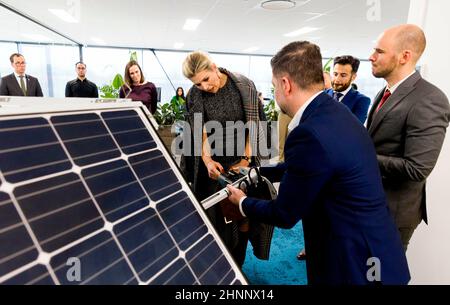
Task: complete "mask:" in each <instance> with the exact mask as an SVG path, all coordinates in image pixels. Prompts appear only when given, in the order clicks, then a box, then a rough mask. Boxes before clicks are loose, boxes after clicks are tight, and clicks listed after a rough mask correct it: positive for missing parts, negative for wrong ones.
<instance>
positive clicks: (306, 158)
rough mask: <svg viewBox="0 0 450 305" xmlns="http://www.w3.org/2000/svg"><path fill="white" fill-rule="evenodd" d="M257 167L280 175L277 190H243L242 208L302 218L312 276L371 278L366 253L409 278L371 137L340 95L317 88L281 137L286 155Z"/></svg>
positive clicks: (348, 280) (391, 280) (390, 273)
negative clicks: (250, 193)
mask: <svg viewBox="0 0 450 305" xmlns="http://www.w3.org/2000/svg"><path fill="white" fill-rule="evenodd" d="M261 174H263V175H264V176H266V177H267V178H268V179H270V180H272V181H281V184H280V189H279V194H278V198H277V199H276V200H272V201H268V200H258V199H254V198H246V199H245V200H244V201H243V203H242V208H243V211H244V213H245V214H246V215H247V216H248V217H250V218H254V219H256V220H259V221H261V222H264V223H268V224H273V225H276V226H278V227H281V228H292V227H293V226H294V225H295V224H296V223H297V222H298V221H299V220H300V219H302V220H303V230H304V237H305V249H306V251H307V253H308V258H307V262H306V264H307V272H308V282H309V283H310V284H323V283H325V284H369V283H370V282H368V280H367V276H366V274H367V272H368V271H369V269H370V267H371V266H373V265H370V266H367V262H368V259H369V258H371V257H375V258H378V259H379V260H380V265H379V266H380V267H381V273H380V275H381V278H380V279H381V282H382V283H384V284H406V283H407V282H408V281H409V279H410V276H409V271H408V266H407V262H406V257H405V254H404V251H403V248H402V245H401V241H400V236H399V233H398V231H397V229H396V227H395V225H394V222H393V219H392V217H391V215H390V213H389V210H388V207H387V204H386V199H385V195H384V191H383V186H382V184H381V177H380V172H379V168H378V163H377V159H376V155H375V149H374V147H373V144H372V140H371V139H370V137H369V135H368V133H367V131H366V130H365V128H364V127H363V126H362V125H361V124H360V123H359V122H358V120H357V119H356V118H355V117H354V116H353V115H352V114H351V113H350V112H349V111H348V109H346V108H345V106H343V105H342V104H341V103H336V102H335V101H334V100H333V99H332V98H331V97H329V96H328V95H327V94H326V93H321V94H320V95H319V96H317V97H316V98H315V99H314V100H313V101H312V102H311V104H310V105H309V106H308V107H307V108H306V109H305V112H304V113H303V116H302V118H301V121H300V124H299V125H298V126H297V127H296V128H294V130H293V131H292V132H291V133H290V134H289V136H288V138H287V140H286V145H285V163H282V164H279V165H278V166H276V167H272V168H270V167H266V168H261ZM369 273H370V272H369ZM370 274H372V273H370Z"/></svg>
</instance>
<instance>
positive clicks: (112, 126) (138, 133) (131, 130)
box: [102, 110, 156, 155]
mask: <svg viewBox="0 0 450 305" xmlns="http://www.w3.org/2000/svg"><path fill="white" fill-rule="evenodd" d="M102 118H103V119H104V120H105V122H106V125H107V126H108V128H109V130H110V131H111V133H112V134H113V136H114V138H115V139H116V141H117V143H118V144H119V146H120V148H121V149H122V151H123V152H124V153H125V154H127V155H129V154H133V153H136V152H139V151H144V150H149V149H153V148H156V143H155V141H154V140H153V138H152V137H151V136H150V134H149V133H148V130H147V128H146V127H145V125H144V123H142V120H141V119H140V118H139V116H138V114H137V113H136V111H132V110H130V111H121V112H117V111H115V112H103V113H102Z"/></svg>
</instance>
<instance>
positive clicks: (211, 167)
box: [205, 160, 224, 180]
mask: <svg viewBox="0 0 450 305" xmlns="http://www.w3.org/2000/svg"><path fill="white" fill-rule="evenodd" d="M205 165H206V169H207V170H208V176H209V178H211V179H213V180H217V179H218V178H219V175H220V174H221V173H223V172H224V170H223V167H222V165H220V163H219V162H216V161H213V160H211V161H209V162H208V163H207V164H205Z"/></svg>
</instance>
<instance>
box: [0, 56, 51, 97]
mask: <svg viewBox="0 0 450 305" xmlns="http://www.w3.org/2000/svg"><path fill="white" fill-rule="evenodd" d="M9 60H10V61H11V66H12V67H13V69H14V73H12V74H9V75H7V76H5V77H2V79H1V81H0V95H8V96H43V94H42V89H41V85H40V84H39V81H38V79H37V78H35V77H33V76H30V75H27V74H25V69H26V62H25V58H24V57H23V55H22V54H19V53H14V54H12V55H11V56H10V58H9Z"/></svg>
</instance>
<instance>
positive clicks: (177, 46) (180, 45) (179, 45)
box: [173, 42, 184, 49]
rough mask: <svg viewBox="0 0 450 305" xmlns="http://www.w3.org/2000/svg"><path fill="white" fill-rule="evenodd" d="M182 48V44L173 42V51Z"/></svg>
mask: <svg viewBox="0 0 450 305" xmlns="http://www.w3.org/2000/svg"><path fill="white" fill-rule="evenodd" d="M183 46H184V43H182V42H175V43H174V44H173V48H174V49H181V48H182V47H183Z"/></svg>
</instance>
